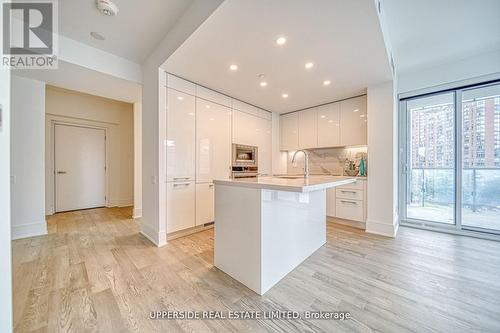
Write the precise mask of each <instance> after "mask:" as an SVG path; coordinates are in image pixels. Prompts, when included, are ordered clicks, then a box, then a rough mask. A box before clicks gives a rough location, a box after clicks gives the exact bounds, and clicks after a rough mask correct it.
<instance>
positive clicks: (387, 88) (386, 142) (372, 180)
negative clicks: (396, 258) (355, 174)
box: [366, 81, 398, 237]
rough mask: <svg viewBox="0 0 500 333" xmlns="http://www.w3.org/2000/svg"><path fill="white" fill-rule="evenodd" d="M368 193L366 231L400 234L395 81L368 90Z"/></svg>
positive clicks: (392, 234)
mask: <svg viewBox="0 0 500 333" xmlns="http://www.w3.org/2000/svg"><path fill="white" fill-rule="evenodd" d="M367 110H368V111H367V113H368V116H369V119H368V170H369V171H368V186H367V187H368V191H367V193H368V196H367V202H368V204H367V205H368V207H367V220H366V231H367V232H370V233H375V234H380V235H385V236H391V237H394V236H396V232H397V228H398V212H397V209H398V182H397V180H398V162H397V161H398V159H397V151H398V146H397V145H398V140H397V138H398V134H397V132H398V117H397V110H398V109H397V105H396V95H395V89H394V86H393V82H392V81H390V82H386V83H382V84H379V85H376V86H372V87H368V89H367Z"/></svg>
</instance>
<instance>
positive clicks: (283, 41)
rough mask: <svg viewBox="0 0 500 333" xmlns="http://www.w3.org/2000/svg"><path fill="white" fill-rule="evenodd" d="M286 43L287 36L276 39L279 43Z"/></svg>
mask: <svg viewBox="0 0 500 333" xmlns="http://www.w3.org/2000/svg"><path fill="white" fill-rule="evenodd" d="M285 43H286V38H285V37H280V38H278V39H276V44H278V45H284V44H285Z"/></svg>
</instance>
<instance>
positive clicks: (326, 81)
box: [323, 80, 331, 86]
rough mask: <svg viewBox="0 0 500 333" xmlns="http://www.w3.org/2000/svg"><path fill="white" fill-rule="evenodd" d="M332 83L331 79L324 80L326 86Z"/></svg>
mask: <svg viewBox="0 0 500 333" xmlns="http://www.w3.org/2000/svg"><path fill="white" fill-rule="evenodd" d="M330 83H331V82H330V80H325V81H323V85H324V86H329V85H330Z"/></svg>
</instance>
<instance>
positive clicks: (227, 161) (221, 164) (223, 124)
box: [196, 98, 231, 182]
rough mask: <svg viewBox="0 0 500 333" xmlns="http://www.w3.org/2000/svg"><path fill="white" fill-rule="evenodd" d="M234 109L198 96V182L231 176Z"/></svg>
mask: <svg viewBox="0 0 500 333" xmlns="http://www.w3.org/2000/svg"><path fill="white" fill-rule="evenodd" d="M230 166H231V109H230V108H228V107H225V106H222V105H219V104H216V103H212V102H209V101H206V100H204V99H201V98H197V99H196V181H197V182H212V181H213V180H214V179H228V178H230V176H231V170H230Z"/></svg>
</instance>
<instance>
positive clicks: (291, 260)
mask: <svg viewBox="0 0 500 333" xmlns="http://www.w3.org/2000/svg"><path fill="white" fill-rule="evenodd" d="M325 243H326V191H325V190H318V191H313V192H307V193H296V192H283V191H273V190H262V294H263V293H265V292H266V291H267V290H269V289H270V288H271V287H272V286H274V285H275V284H276V283H277V282H279V281H280V280H281V279H282V278H283V277H285V275H287V274H288V273H289V272H291V271H292V270H293V269H294V268H295V267H297V266H298V265H299V264H300V263H302V262H303V261H304V260H305V259H306V258H307V257H309V256H310V255H311V254H313V253H314V252H315V251H316V250H318V249H319V248H320V247H321V246H323V245H324V244H325Z"/></svg>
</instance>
